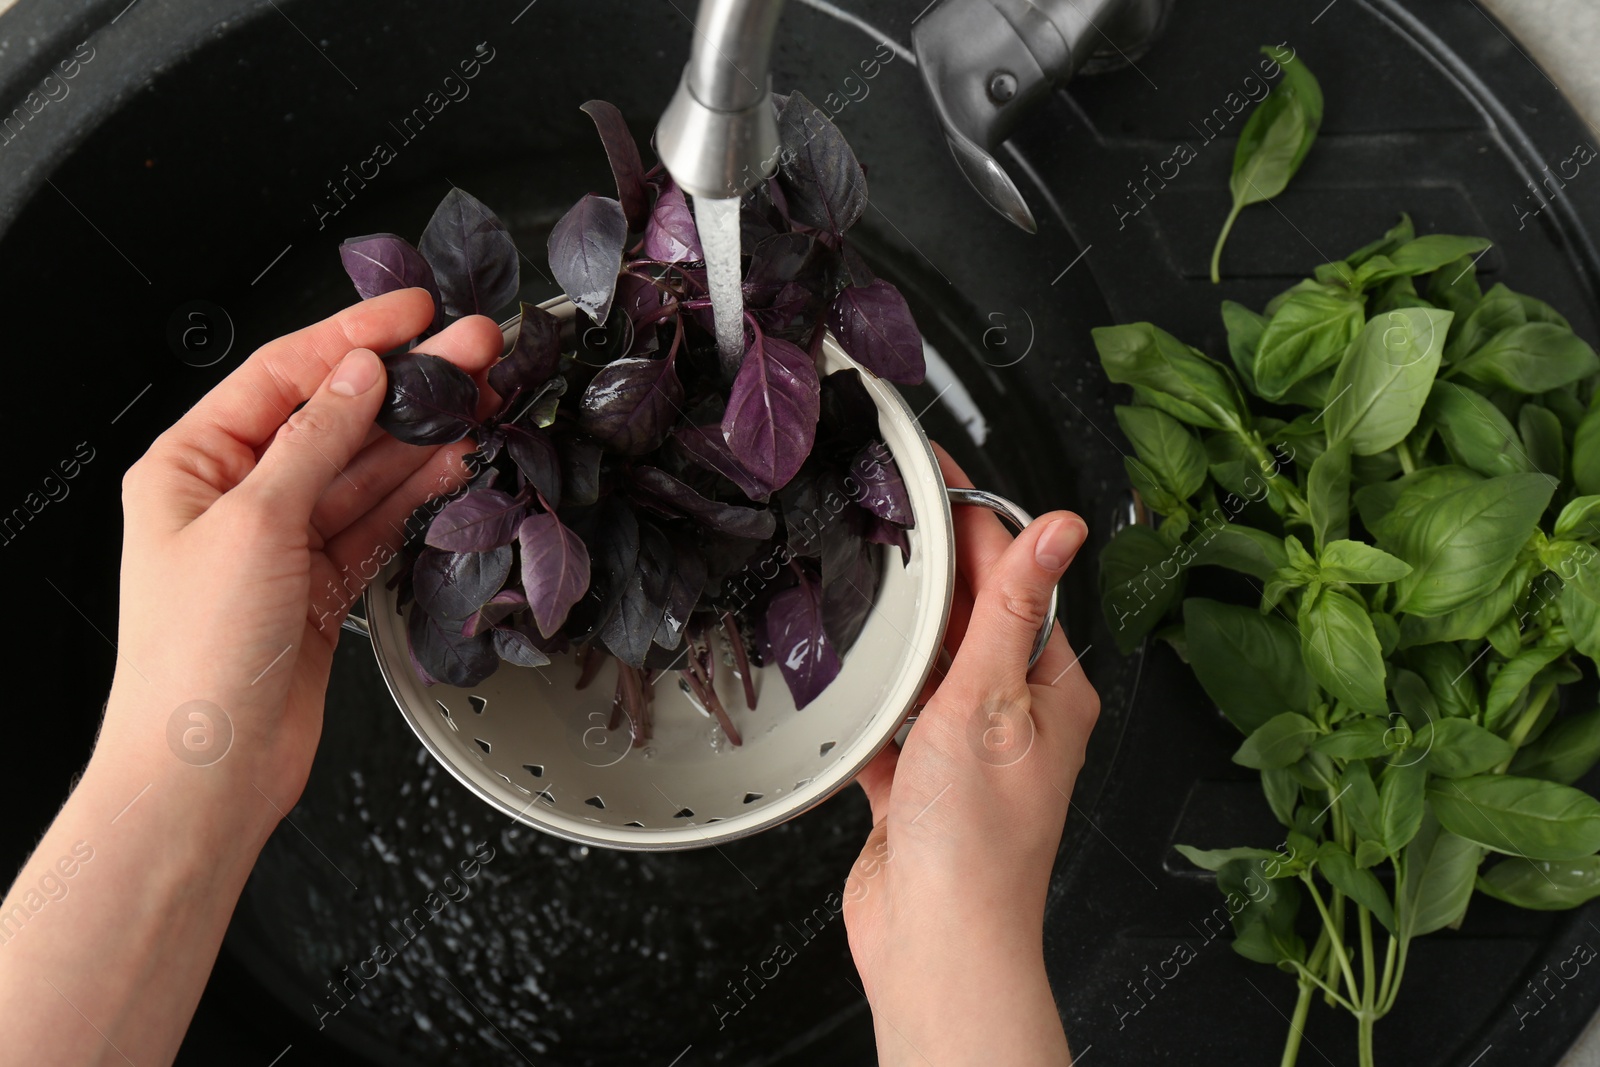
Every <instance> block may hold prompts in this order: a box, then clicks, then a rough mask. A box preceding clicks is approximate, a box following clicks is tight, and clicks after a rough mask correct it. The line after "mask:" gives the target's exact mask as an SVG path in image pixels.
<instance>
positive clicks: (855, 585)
mask: <svg viewBox="0 0 1600 1067" xmlns="http://www.w3.org/2000/svg"><path fill="white" fill-rule="evenodd" d="M879 555H880V551H879V550H877V549H874V548H873V547H872V546H871V545H869V544H867V543H865V542H864V541H862V540H861V539H860V538H856V539H855V541H854V548H853V550H852V551H851V552H850V555H849V558H847V559H846V560H845V561H844V565H843V566H836V567H835V568H834V572H833V573H832V574H830V573H829V569H830V562H831V561H830V559H829V558H828V556H826V555H825V556H824V557H823V563H822V623H823V627H824V629H826V630H827V632H828V636H829V637H831V638H833V642H834V647H835V648H836V649H838V651H839V653H840V654H841V655H842V654H844V653H846V652H848V651H850V647H851V646H852V645H854V644H855V643H856V638H857V637H859V636H861V629H862V627H864V626H865V625H866V623H867V616H868V615H870V614H871V613H872V604H873V599H874V598H875V597H876V596H877V593H878V559H879Z"/></svg>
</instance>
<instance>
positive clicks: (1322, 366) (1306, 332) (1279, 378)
mask: <svg viewBox="0 0 1600 1067" xmlns="http://www.w3.org/2000/svg"><path fill="white" fill-rule="evenodd" d="M1365 322H1366V315H1365V313H1364V311H1363V309H1362V305H1361V298H1360V297H1359V296H1357V295H1356V294H1354V293H1352V292H1350V291H1349V290H1348V289H1345V288H1342V287H1335V286H1323V287H1321V288H1317V289H1302V290H1300V291H1298V292H1296V293H1294V294H1293V295H1292V296H1290V297H1289V299H1288V300H1286V301H1284V304H1283V306H1282V307H1281V308H1279V309H1278V311H1277V313H1276V314H1274V315H1273V316H1272V318H1271V319H1270V320H1268V322H1267V325H1266V328H1265V329H1264V330H1263V331H1262V334H1261V340H1260V341H1259V342H1258V346H1257V348H1256V360H1255V366H1254V373H1255V380H1256V391H1257V392H1258V393H1259V394H1260V395H1261V396H1263V397H1265V398H1266V399H1268V400H1280V399H1282V398H1283V394H1284V393H1285V392H1286V391H1287V390H1288V389H1289V387H1290V386H1292V385H1294V384H1295V383H1296V382H1299V381H1302V380H1303V379H1306V378H1309V377H1311V376H1312V375H1314V374H1316V373H1318V372H1319V371H1323V370H1326V369H1327V368H1329V367H1332V366H1333V365H1334V364H1336V363H1338V362H1339V357H1340V356H1342V355H1344V350H1345V348H1346V347H1347V346H1348V345H1349V344H1350V342H1351V341H1353V340H1355V337H1356V335H1357V334H1358V333H1360V332H1361V327H1362V324H1363V323H1365Z"/></svg>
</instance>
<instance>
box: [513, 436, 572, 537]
mask: <svg viewBox="0 0 1600 1067" xmlns="http://www.w3.org/2000/svg"><path fill="white" fill-rule="evenodd" d="M505 432H506V451H507V452H509V453H510V454H511V462H513V463H515V464H516V465H517V471H518V472H519V473H521V475H522V477H523V478H524V479H526V481H527V483H528V484H529V485H531V486H533V487H534V488H535V489H536V490H538V491H539V493H540V495H542V496H543V497H544V499H545V502H546V503H548V504H549V505H550V506H551V507H553V508H559V507H560V506H561V455H560V453H559V452H558V451H557V449H556V446H555V442H554V441H552V440H550V437H549V435H548V434H546V433H545V432H544V431H542V430H540V429H538V428H537V427H524V426H507V427H506V428H505ZM513 536H515V533H514V532H513ZM506 540H507V541H509V540H511V538H509V537H508V538H506Z"/></svg>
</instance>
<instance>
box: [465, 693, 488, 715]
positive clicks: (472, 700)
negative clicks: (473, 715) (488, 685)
mask: <svg viewBox="0 0 1600 1067" xmlns="http://www.w3.org/2000/svg"><path fill="white" fill-rule="evenodd" d="M467 703H468V704H471V705H472V710H473V711H475V712H477V713H478V714H479V715H482V714H483V709H484V708H486V707H488V706H489V702H488V701H487V700H485V699H484V698H483V697H481V696H478V695H477V694H476V693H474V694H472V695H471V696H469V697H467Z"/></svg>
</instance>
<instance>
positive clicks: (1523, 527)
mask: <svg viewBox="0 0 1600 1067" xmlns="http://www.w3.org/2000/svg"><path fill="white" fill-rule="evenodd" d="M1555 486H1556V481H1555V479H1554V478H1550V477H1548V476H1546V475H1543V474H1510V475H1506V476H1504V477H1501V478H1490V479H1486V480H1484V481H1482V482H1478V483H1476V484H1474V485H1469V486H1466V487H1464V488H1461V489H1455V490H1452V491H1451V492H1448V493H1446V494H1444V495H1443V496H1441V497H1439V498H1437V499H1436V500H1434V501H1433V504H1432V506H1431V507H1428V508H1426V509H1424V510H1423V511H1422V512H1420V513H1419V514H1418V515H1417V516H1416V518H1415V519H1414V520H1413V521H1412V522H1411V523H1409V524H1408V525H1407V527H1406V528H1405V529H1403V530H1400V531H1398V532H1397V533H1396V535H1395V537H1394V542H1395V545H1394V547H1395V554H1396V555H1398V556H1399V557H1400V558H1401V559H1403V560H1405V561H1406V562H1407V563H1409V564H1411V567H1412V570H1411V573H1410V574H1408V575H1406V576H1405V577H1404V578H1402V579H1400V581H1399V582H1397V583H1396V584H1395V590H1394V592H1395V607H1396V608H1397V609H1399V610H1403V611H1406V612H1409V613H1410V614H1412V615H1421V616H1434V615H1443V614H1445V613H1446V612H1448V611H1452V610H1454V609H1455V608H1458V607H1461V606H1462V605H1463V604H1467V603H1469V602H1471V601H1473V600H1476V599H1478V598H1479V597H1482V596H1485V595H1487V594H1488V593H1490V592H1492V591H1493V590H1495V589H1496V588H1497V587H1499V585H1500V583H1501V582H1502V580H1503V579H1504V578H1505V576H1506V573H1507V572H1508V571H1510V570H1511V566H1512V564H1513V563H1515V562H1516V556H1517V552H1518V550H1520V549H1521V548H1522V546H1523V545H1524V544H1525V543H1527V540H1528V536H1529V535H1530V534H1531V533H1533V531H1534V528H1535V527H1536V526H1537V525H1538V522H1539V517H1540V516H1541V515H1543V514H1544V509H1545V508H1546V507H1547V506H1548V505H1549V503H1550V497H1551V495H1552V494H1553V493H1554V492H1555Z"/></svg>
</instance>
